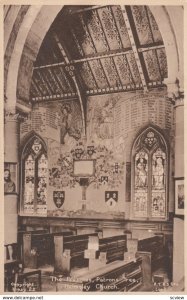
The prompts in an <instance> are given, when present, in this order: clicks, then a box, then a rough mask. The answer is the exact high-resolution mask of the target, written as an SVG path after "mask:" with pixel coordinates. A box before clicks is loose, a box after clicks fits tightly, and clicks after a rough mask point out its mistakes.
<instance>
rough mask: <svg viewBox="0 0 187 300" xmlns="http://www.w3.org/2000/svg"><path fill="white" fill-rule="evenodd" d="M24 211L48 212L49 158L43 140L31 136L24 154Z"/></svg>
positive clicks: (32, 212)
mask: <svg viewBox="0 0 187 300" xmlns="http://www.w3.org/2000/svg"><path fill="white" fill-rule="evenodd" d="M22 164H23V186H24V188H23V211H24V213H26V214H38V215H45V214H46V213H47V178H48V160H47V155H46V151H45V148H44V144H43V142H42V141H41V140H40V139H39V138H36V137H35V138H31V139H30V140H29V141H28V142H27V144H26V146H25V148H24V151H23V154H22Z"/></svg>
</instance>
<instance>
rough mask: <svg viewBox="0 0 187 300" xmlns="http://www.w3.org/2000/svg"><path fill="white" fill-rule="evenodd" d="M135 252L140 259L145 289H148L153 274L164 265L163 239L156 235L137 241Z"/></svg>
mask: <svg viewBox="0 0 187 300" xmlns="http://www.w3.org/2000/svg"><path fill="white" fill-rule="evenodd" d="M137 250H138V251H137V253H136V257H141V258H142V269H143V277H144V281H145V282H144V284H146V287H147V288H150V287H151V286H152V275H153V272H155V271H156V269H159V268H160V267H162V266H163V263H164V258H165V252H164V237H163V236H159V235H156V236H154V237H150V238H146V239H142V240H139V241H138V249H137Z"/></svg>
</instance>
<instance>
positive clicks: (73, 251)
mask: <svg viewBox="0 0 187 300" xmlns="http://www.w3.org/2000/svg"><path fill="white" fill-rule="evenodd" d="M97 235H98V233H89V234H81V235H76V236H75V235H72V236H59V235H58V236H57V235H56V236H55V237H54V243H55V272H56V273H62V272H63V273H66V274H69V273H70V271H71V268H73V267H74V266H79V267H84V266H87V265H88V260H87V259H85V257H84V251H85V250H86V249H87V248H88V242H89V237H97Z"/></svg>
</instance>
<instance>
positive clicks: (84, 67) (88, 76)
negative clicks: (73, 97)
mask: <svg viewBox="0 0 187 300" xmlns="http://www.w3.org/2000/svg"><path fill="white" fill-rule="evenodd" d="M76 69H78V71H79V72H80V75H81V78H82V84H83V88H86V89H87V90H91V89H97V84H96V81H95V79H94V76H93V73H92V70H91V68H90V66H89V63H88V62H83V63H79V64H78V66H77V67H76Z"/></svg>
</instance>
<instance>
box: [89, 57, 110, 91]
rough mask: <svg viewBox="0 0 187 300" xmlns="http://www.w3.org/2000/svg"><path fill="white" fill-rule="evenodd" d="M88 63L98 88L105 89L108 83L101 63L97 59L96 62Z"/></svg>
mask: <svg viewBox="0 0 187 300" xmlns="http://www.w3.org/2000/svg"><path fill="white" fill-rule="evenodd" d="M89 63H90V67H91V69H92V72H93V74H94V77H95V79H96V81H97V84H98V87H99V88H107V87H108V82H107V78H106V76H105V73H104V69H103V66H102V64H101V62H100V61H99V60H98V59H97V60H92V61H90V62H89Z"/></svg>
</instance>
